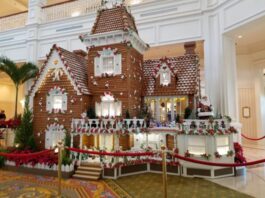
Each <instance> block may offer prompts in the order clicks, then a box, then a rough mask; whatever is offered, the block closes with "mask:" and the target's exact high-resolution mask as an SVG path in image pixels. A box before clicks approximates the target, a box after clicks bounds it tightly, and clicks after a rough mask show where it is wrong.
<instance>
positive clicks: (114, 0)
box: [102, 0, 124, 9]
mask: <svg viewBox="0 0 265 198" xmlns="http://www.w3.org/2000/svg"><path fill="white" fill-rule="evenodd" d="M123 2H124V0H102V5H103V6H104V7H105V8H107V9H111V8H113V7H115V6H117V5H121V4H123Z"/></svg>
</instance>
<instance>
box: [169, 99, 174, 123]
mask: <svg viewBox="0 0 265 198" xmlns="http://www.w3.org/2000/svg"><path fill="white" fill-rule="evenodd" d="M170 102H171V106H170V110H171V122H172V121H174V120H175V112H174V98H171V99H170Z"/></svg>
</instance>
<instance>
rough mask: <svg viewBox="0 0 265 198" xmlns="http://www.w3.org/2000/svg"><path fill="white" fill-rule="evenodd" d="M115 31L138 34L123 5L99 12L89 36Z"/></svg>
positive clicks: (131, 18) (132, 19)
mask: <svg viewBox="0 0 265 198" xmlns="http://www.w3.org/2000/svg"><path fill="white" fill-rule="evenodd" d="M117 30H124V31H128V30H132V31H134V32H136V33H138V31H137V28H136V25H135V21H134V18H133V16H132V15H131V14H130V13H129V12H128V11H127V8H126V7H125V6H123V5H121V6H117V7H114V8H111V9H105V10H99V11H98V15H97V18H96V21H95V23H94V26H93V28H92V31H91V34H99V33H104V32H111V31H117Z"/></svg>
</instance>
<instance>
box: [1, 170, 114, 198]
mask: <svg viewBox="0 0 265 198" xmlns="http://www.w3.org/2000/svg"><path fill="white" fill-rule="evenodd" d="M57 181H58V180H57V179H56V178H54V177H43V176H34V175H25V174H20V173H14V172H7V171H1V170H0V198H33V197H34V198H46V197H47V198H48V197H49V198H50V197H51V198H52V197H57ZM62 195H63V197H66V198H79V197H80V198H90V197H91V198H117V197H119V196H118V195H117V194H116V193H115V192H114V191H113V190H112V189H111V188H110V187H108V186H107V185H106V183H104V182H102V181H98V182H93V181H80V180H74V179H68V180H64V181H63V182H62Z"/></svg>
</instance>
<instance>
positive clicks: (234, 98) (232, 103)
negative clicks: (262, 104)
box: [222, 36, 239, 121]
mask: <svg viewBox="0 0 265 198" xmlns="http://www.w3.org/2000/svg"><path fill="white" fill-rule="evenodd" d="M235 46H236V43H235V41H234V39H232V38H230V37H228V36H223V50H224V68H223V69H224V72H222V74H223V76H222V79H225V80H224V82H223V86H224V87H223V90H224V112H225V113H226V115H229V116H230V117H231V118H232V119H233V120H235V121H239V111H238V89H237V66H236V47H235Z"/></svg>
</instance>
